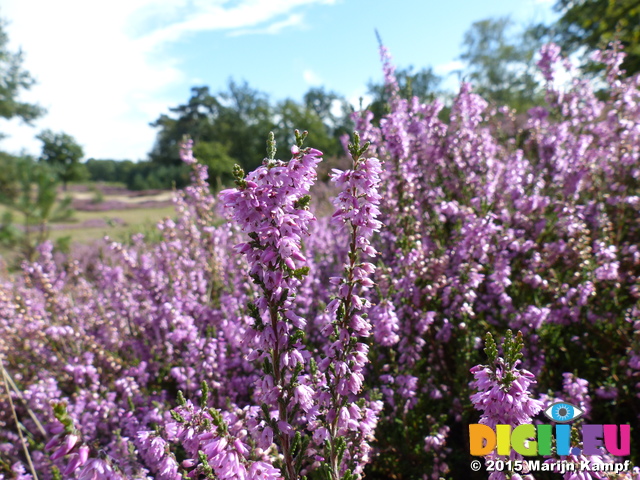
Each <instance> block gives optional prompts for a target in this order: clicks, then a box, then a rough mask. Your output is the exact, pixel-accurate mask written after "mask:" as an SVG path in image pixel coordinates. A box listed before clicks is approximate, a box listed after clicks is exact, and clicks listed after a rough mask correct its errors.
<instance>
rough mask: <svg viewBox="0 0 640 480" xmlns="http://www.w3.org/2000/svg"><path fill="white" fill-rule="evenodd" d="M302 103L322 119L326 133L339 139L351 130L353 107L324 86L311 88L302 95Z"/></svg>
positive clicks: (352, 126)
mask: <svg viewBox="0 0 640 480" xmlns="http://www.w3.org/2000/svg"><path fill="white" fill-rule="evenodd" d="M303 102H304V105H305V106H306V107H307V109H309V110H312V111H313V112H315V113H316V115H317V116H318V117H319V118H320V120H322V123H323V124H324V126H325V129H326V130H327V133H328V134H329V135H331V136H333V137H334V138H335V139H336V140H338V141H339V139H340V137H341V136H342V135H344V134H345V133H346V134H351V133H352V132H353V128H354V125H353V120H351V113H352V112H353V107H351V105H349V102H347V100H346V99H345V98H344V97H343V96H341V95H339V94H337V93H335V92H327V91H325V89H324V88H311V89H309V91H308V92H307V93H305V95H304V97H303Z"/></svg>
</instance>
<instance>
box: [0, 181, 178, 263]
mask: <svg viewBox="0 0 640 480" xmlns="http://www.w3.org/2000/svg"><path fill="white" fill-rule="evenodd" d="M66 195H69V196H71V197H72V199H73V203H72V207H73V213H72V215H71V217H69V218H65V219H63V220H60V221H57V222H51V223H50V224H49V231H50V233H49V238H51V239H52V240H54V241H56V240H59V239H61V238H64V237H70V238H71V244H73V243H85V244H86V243H91V242H93V241H95V240H98V239H101V238H103V237H104V236H105V235H108V236H109V237H110V238H112V239H114V240H118V241H125V240H126V239H128V238H129V237H130V236H131V235H133V234H135V233H151V232H155V231H156V224H157V223H158V221H160V220H162V219H164V218H166V217H173V216H174V213H175V211H174V207H173V204H172V203H171V200H172V197H173V192H171V191H149V192H132V191H128V190H126V189H124V188H123V187H113V186H101V185H87V184H83V185H74V186H71V187H70V189H69V191H68V192H59V198H62V197H63V196H66ZM10 210H11V209H10V208H9V207H7V206H5V205H0V218H1V217H2V215H3V214H4V213H5V212H6V211H10ZM13 213H14V218H13V222H14V225H16V226H17V227H18V228H22V227H23V216H22V214H20V213H18V212H13ZM9 254H10V251H9V250H8V249H7V248H6V247H4V248H3V247H2V246H0V255H3V256H7V255H9Z"/></svg>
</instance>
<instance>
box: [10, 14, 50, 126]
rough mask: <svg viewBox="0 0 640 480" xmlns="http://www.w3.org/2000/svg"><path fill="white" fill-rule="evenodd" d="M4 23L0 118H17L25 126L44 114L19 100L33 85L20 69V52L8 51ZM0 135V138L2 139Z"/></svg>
mask: <svg viewBox="0 0 640 480" xmlns="http://www.w3.org/2000/svg"><path fill="white" fill-rule="evenodd" d="M5 26H6V22H5V21H3V20H2V19H0V118H4V119H7V120H10V119H12V118H19V119H21V120H22V121H23V122H25V123H27V124H31V122H32V121H33V120H35V119H36V118H38V117H40V116H41V115H43V114H44V112H45V111H44V109H43V108H42V107H40V106H38V105H34V104H32V103H27V102H22V101H20V100H19V96H20V93H21V92H22V91H24V90H29V89H30V88H31V87H32V86H33V85H34V83H35V80H34V79H33V78H32V77H31V75H30V74H29V72H27V71H25V70H23V68H22V61H23V58H22V52H21V51H18V52H11V51H10V50H9V49H8V43H9V38H8V37H7V34H6V32H5ZM2 136H3V135H2V134H0V138H2Z"/></svg>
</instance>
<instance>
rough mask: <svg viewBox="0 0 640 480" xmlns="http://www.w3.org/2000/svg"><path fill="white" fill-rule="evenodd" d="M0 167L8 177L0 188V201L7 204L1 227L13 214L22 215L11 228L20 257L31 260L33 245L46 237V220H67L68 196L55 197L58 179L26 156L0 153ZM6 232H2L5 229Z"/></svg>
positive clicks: (69, 200) (50, 169) (11, 219)
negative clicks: (19, 227) (19, 223)
mask: <svg viewBox="0 0 640 480" xmlns="http://www.w3.org/2000/svg"><path fill="white" fill-rule="evenodd" d="M0 160H2V161H1V162H0V166H2V167H3V168H5V167H6V168H8V169H10V170H11V172H12V177H11V178H10V179H7V180H6V183H4V184H3V185H2V186H3V188H1V189H0V204H3V205H6V206H7V207H9V210H8V211H7V213H6V215H4V218H3V224H4V226H7V227H8V226H10V225H11V224H12V222H13V214H14V213H20V214H21V215H22V217H23V226H22V230H21V231H17V230H16V231H14V233H15V235H17V236H18V237H20V238H19V246H20V250H21V252H22V254H23V255H24V258H26V259H28V260H30V261H31V260H33V259H34V258H35V254H36V247H37V246H38V245H39V244H40V243H42V242H44V241H45V240H47V238H49V222H51V221H59V220H64V219H68V218H69V217H70V216H71V215H72V213H73V210H72V209H71V200H72V199H71V197H66V198H64V199H62V200H59V199H58V185H59V183H58V182H59V180H58V178H57V176H56V173H55V172H54V171H53V169H52V168H51V167H50V166H49V165H47V164H44V163H42V162H38V163H36V162H34V160H33V159H32V158H30V157H12V158H9V157H7V156H0ZM5 233H6V232H5Z"/></svg>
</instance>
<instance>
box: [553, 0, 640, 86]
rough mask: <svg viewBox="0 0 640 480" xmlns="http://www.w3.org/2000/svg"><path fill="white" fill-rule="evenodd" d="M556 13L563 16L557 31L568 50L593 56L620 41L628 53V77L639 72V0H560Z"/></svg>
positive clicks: (625, 63)
mask: <svg viewBox="0 0 640 480" xmlns="http://www.w3.org/2000/svg"><path fill="white" fill-rule="evenodd" d="M555 9H556V10H557V11H558V12H560V14H561V15H562V17H561V18H560V20H558V22H557V24H556V25H555V29H556V30H557V36H558V41H559V43H560V44H561V45H562V47H563V48H564V49H565V50H567V51H570V52H574V51H576V50H578V49H580V48H581V47H587V50H588V52H590V51H593V50H595V49H598V48H602V47H606V45H607V44H608V43H609V42H611V41H612V40H615V39H618V40H620V42H621V43H622V44H623V45H624V47H625V49H624V51H625V52H626V53H627V58H626V59H625V61H624V63H623V64H622V68H624V69H625V70H626V71H627V75H631V74H634V73H637V72H640V2H638V0H615V1H614V0H580V1H575V0H557V2H556V4H555Z"/></svg>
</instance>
